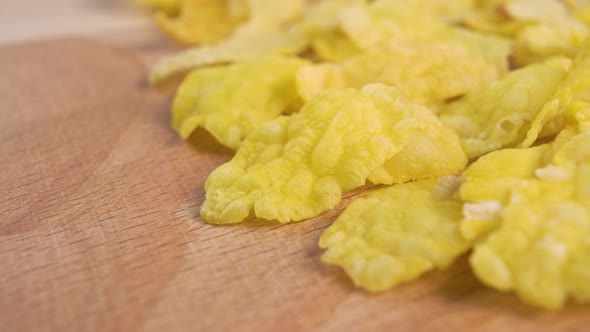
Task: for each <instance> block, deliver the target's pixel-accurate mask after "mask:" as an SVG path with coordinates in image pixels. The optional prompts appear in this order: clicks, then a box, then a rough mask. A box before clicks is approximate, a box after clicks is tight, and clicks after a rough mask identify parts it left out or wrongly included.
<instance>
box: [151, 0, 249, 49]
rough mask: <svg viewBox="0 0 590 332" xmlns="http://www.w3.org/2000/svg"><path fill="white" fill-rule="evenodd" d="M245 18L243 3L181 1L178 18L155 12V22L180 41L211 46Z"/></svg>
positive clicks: (242, 0) (201, 0)
mask: <svg viewBox="0 0 590 332" xmlns="http://www.w3.org/2000/svg"><path fill="white" fill-rule="evenodd" d="M236 7H238V8H236ZM240 7H242V8H240ZM248 15H249V13H248V10H247V7H246V2H245V0H233V1H219V0H183V1H181V5H180V7H179V10H178V14H177V15H173V16H170V15H168V14H167V13H158V14H157V15H156V23H157V24H158V25H159V26H160V28H162V30H164V31H165V32H166V33H168V34H169V35H170V36H171V37H173V38H174V39H176V40H177V41H179V42H182V43H185V44H212V43H216V42H218V41H220V40H222V39H224V38H226V37H228V36H230V35H231V34H232V33H233V31H234V30H235V29H236V28H237V27H238V26H239V25H241V24H242V23H243V22H244V21H246V19H247V18H248Z"/></svg>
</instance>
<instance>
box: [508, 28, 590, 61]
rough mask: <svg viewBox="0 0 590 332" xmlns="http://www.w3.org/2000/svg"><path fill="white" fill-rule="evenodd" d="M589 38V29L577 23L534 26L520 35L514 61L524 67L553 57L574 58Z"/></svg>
mask: <svg viewBox="0 0 590 332" xmlns="http://www.w3.org/2000/svg"><path fill="white" fill-rule="evenodd" d="M587 36H588V28H587V27H586V26H585V25H583V24H582V23H580V22H577V21H572V20H565V21H558V22H551V23H539V24H536V25H532V26H529V27H526V28H524V29H523V30H522V31H521V32H520V33H519V34H518V36H517V38H516V40H515V43H514V53H513V56H512V59H513V61H514V63H515V64H516V65H520V66H524V65H527V64H530V63H534V62H538V61H542V60H544V59H547V58H549V57H552V56H567V57H570V58H573V57H574V56H575V55H576V53H577V51H578V49H579V48H580V47H581V45H582V43H583V41H584V40H585V39H586V37H587Z"/></svg>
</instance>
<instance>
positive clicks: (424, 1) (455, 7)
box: [402, 0, 478, 22]
mask: <svg viewBox="0 0 590 332" xmlns="http://www.w3.org/2000/svg"><path fill="white" fill-rule="evenodd" d="M404 1H406V2H408V3H410V4H412V5H414V6H417V7H420V8H422V9H423V10H425V11H427V12H429V13H431V14H432V15H434V16H436V17H440V18H442V19H444V20H445V21H451V22H453V21H457V20H460V19H461V18H463V17H464V16H465V15H467V14H468V13H470V12H471V11H472V10H474V9H475V6H476V3H477V2H478V1H477V0H455V1H448V0H404ZM402 2H403V1H402Z"/></svg>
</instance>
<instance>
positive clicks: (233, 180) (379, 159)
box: [201, 84, 466, 224]
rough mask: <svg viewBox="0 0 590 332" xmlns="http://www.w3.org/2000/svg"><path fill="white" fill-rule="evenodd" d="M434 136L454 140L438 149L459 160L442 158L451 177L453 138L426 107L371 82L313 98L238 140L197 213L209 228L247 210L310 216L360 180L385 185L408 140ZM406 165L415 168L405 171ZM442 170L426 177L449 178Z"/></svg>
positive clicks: (276, 216)
mask: <svg viewBox="0 0 590 332" xmlns="http://www.w3.org/2000/svg"><path fill="white" fill-rule="evenodd" d="M437 130H438V131H442V132H444V135H446V136H444V137H442V139H443V140H446V141H451V140H454V143H452V144H449V143H441V146H443V148H444V147H447V146H451V145H452V146H455V150H454V151H449V154H450V155H454V156H456V155H457V154H462V158H456V157H454V156H453V157H449V159H450V160H453V161H454V160H455V159H456V160H458V161H454V162H456V163H457V164H456V165H452V167H451V169H453V171H455V172H456V171H458V170H459V169H461V168H462V167H464V165H465V163H466V157H465V156H464V154H463V152H462V151H461V150H460V148H459V149H457V147H458V146H459V144H460V143H459V139H458V137H457V136H456V134H454V132H452V131H451V130H448V129H444V128H442V127H441V126H440V123H439V122H438V119H437V118H436V116H434V115H433V114H432V113H431V112H430V111H429V110H428V109H425V108H424V107H422V106H420V105H417V104H413V103H409V102H406V101H404V100H403V99H401V98H400V96H399V92H398V91H397V90H396V89H394V88H390V87H387V86H384V85H382V84H371V85H368V86H366V87H364V88H363V89H362V90H360V91H359V90H353V89H350V90H343V91H338V92H330V93H324V94H321V95H318V96H317V97H316V98H314V99H312V100H310V101H309V102H308V103H307V104H306V105H305V106H304V107H303V109H302V110H301V111H300V112H299V113H295V114H293V115H291V116H283V117H279V118H277V119H275V120H274V121H270V122H267V123H266V124H264V125H262V126H260V127H259V128H257V129H255V130H254V131H253V132H252V133H251V134H250V135H249V136H248V137H246V139H245V140H244V142H243V143H242V145H241V146H240V148H239V150H238V152H237V154H236V156H235V157H234V158H233V159H232V160H231V161H230V162H229V163H226V164H224V165H222V166H221V167H219V168H218V169H216V170H215V171H214V172H213V173H212V174H211V175H210V177H209V178H208V179H207V182H206V184H205V190H206V192H207V199H206V200H205V203H204V205H203V207H202V210H201V215H202V216H203V218H204V219H205V220H206V221H207V222H210V223H215V224H227V223H237V222H241V221H243V220H244V219H245V218H246V217H248V215H249V214H250V213H251V210H253V213H254V215H255V216H257V217H260V218H264V219H267V220H278V221H280V222H289V221H293V220H302V219H306V218H310V217H314V216H316V215H318V214H319V213H321V212H323V211H326V210H328V209H330V208H333V207H334V206H336V204H338V203H339V202H340V200H341V197H342V192H345V191H349V190H352V189H354V188H357V187H359V186H362V185H364V184H365V182H366V180H367V178H368V177H373V178H377V179H379V178H384V179H387V176H386V175H385V174H386V173H387V171H386V170H384V169H383V166H384V164H385V163H386V161H387V160H388V159H390V158H392V157H394V156H395V155H396V154H397V153H399V152H400V151H401V150H403V149H404V148H405V146H406V145H407V146H408V147H410V146H411V142H409V141H408V139H409V137H411V136H412V135H414V134H416V133H421V132H425V131H430V132H432V131H437ZM431 135H432V134H431ZM440 136H443V135H440ZM425 139H428V138H425ZM437 144H439V143H438V142H432V143H430V144H429V145H430V147H431V148H433V147H435V146H436V145H437ZM424 145H427V144H424ZM457 150H458V151H460V152H457ZM438 155H442V156H443V157H444V158H446V154H444V153H441V152H438ZM452 158H455V159H452ZM403 162H406V163H409V164H411V163H417V162H419V160H415V159H409V160H404V161H403ZM450 163H451V162H449V164H450ZM442 164H445V163H442ZM413 167H415V168H421V167H422V166H421V165H419V164H416V165H414V166H412V165H409V166H408V169H410V170H411V169H412V168H413ZM442 172H444V173H442V174H441V170H438V172H434V173H433V174H429V176H442V175H446V174H449V173H446V170H442Z"/></svg>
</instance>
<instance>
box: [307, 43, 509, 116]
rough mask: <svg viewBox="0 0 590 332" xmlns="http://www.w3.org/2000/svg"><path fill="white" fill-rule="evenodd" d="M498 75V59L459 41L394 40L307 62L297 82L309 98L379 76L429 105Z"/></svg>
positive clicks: (378, 77)
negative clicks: (337, 59) (332, 59)
mask: <svg viewBox="0 0 590 332" xmlns="http://www.w3.org/2000/svg"><path fill="white" fill-rule="evenodd" d="M433 54H436V56H433ZM498 77H499V73H498V71H497V70H496V67H495V66H494V65H493V64H490V63H489V62H488V61H486V59H484V58H482V57H480V56H478V55H474V54H473V53H472V52H471V51H470V50H469V49H468V48H466V47H464V46H463V44H462V43H459V42H406V43H401V42H391V43H389V45H386V46H383V47H378V48H373V49H371V50H368V51H366V52H363V53H362V54H360V55H358V56H354V57H352V58H350V59H348V60H345V61H344V62H342V63H340V64H330V63H324V64H317V65H310V66H306V67H303V68H302V69H301V70H300V72H299V73H298V77H297V85H298V89H299V92H300V93H301V95H302V97H303V98H304V99H309V98H311V97H313V96H314V95H316V94H318V93H320V92H322V91H325V90H337V89H343V88H359V87H362V86H364V85H366V84H369V83H372V82H379V83H384V84H388V85H391V86H395V87H397V88H398V89H400V91H401V92H402V95H403V96H404V97H407V98H409V99H411V100H413V101H416V102H419V103H422V104H427V105H430V104H439V103H442V102H444V101H445V100H447V99H450V98H454V97H457V96H461V95H463V94H464V93H466V92H467V91H469V90H471V89H473V88H475V87H478V86H482V85H484V84H486V83H488V82H490V81H493V80H495V79H497V78H498Z"/></svg>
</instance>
